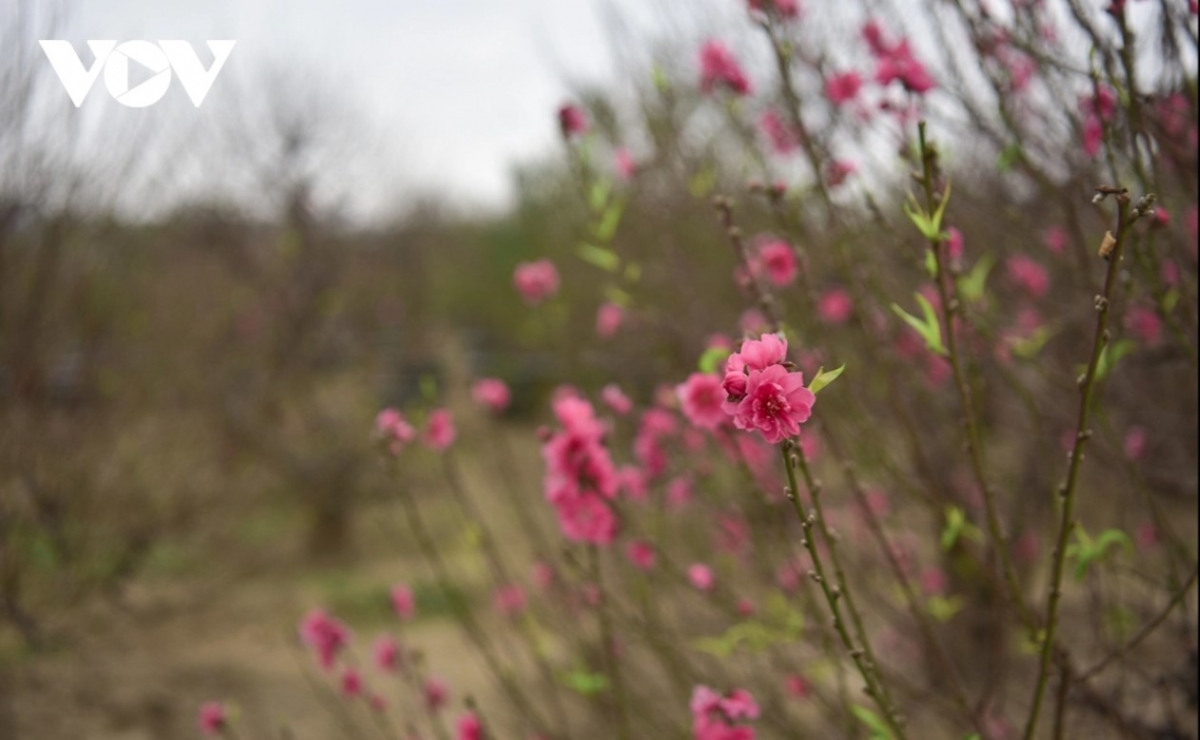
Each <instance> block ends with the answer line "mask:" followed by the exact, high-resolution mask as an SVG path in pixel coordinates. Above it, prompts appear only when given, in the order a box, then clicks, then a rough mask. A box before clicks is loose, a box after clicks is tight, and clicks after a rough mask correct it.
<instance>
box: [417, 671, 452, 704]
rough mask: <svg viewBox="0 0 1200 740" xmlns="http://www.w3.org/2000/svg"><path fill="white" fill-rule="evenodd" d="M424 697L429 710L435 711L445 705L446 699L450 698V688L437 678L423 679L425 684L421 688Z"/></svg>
mask: <svg viewBox="0 0 1200 740" xmlns="http://www.w3.org/2000/svg"><path fill="white" fill-rule="evenodd" d="M422 693H423V694H424V697H425V706H426V707H427V708H428V709H429V711H431V712H436V711H438V710H439V709H441V708H442V707H444V706H445V705H446V700H447V699H449V698H450V689H449V687H447V686H446V684H445V682H443V681H441V680H440V679H437V678H430V679H427V680H426V681H425V686H424V688H423V689H422Z"/></svg>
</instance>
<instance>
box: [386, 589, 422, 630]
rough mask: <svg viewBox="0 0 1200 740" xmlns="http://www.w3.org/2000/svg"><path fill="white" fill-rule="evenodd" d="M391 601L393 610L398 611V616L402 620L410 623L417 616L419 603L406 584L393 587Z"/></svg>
mask: <svg viewBox="0 0 1200 740" xmlns="http://www.w3.org/2000/svg"><path fill="white" fill-rule="evenodd" d="M391 599H392V608H393V609H395V610H396V616H398V617H400V619H402V620H404V621H408V620H410V619H412V618H413V617H415V616H416V614H417V601H416V599H415V598H414V597H413V591H412V589H411V588H409V587H408V586H406V585H404V584H397V585H395V586H392V590H391Z"/></svg>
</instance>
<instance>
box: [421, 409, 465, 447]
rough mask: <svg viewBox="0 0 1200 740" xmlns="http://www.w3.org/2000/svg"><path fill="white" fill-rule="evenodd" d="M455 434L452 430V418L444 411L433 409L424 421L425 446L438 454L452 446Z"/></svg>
mask: <svg viewBox="0 0 1200 740" xmlns="http://www.w3.org/2000/svg"><path fill="white" fill-rule="evenodd" d="M456 436H457V432H456V431H455V429H454V417H452V416H451V415H450V412H449V411H447V410H446V409H435V410H433V411H431V412H430V413H429V418H428V419H427V420H426V421H425V433H424V439H425V445H426V446H427V447H429V448H430V449H433V450H436V451H438V452H444V451H445V450H446V449H447V448H448V447H450V445H452V444H454V438H455V437H456Z"/></svg>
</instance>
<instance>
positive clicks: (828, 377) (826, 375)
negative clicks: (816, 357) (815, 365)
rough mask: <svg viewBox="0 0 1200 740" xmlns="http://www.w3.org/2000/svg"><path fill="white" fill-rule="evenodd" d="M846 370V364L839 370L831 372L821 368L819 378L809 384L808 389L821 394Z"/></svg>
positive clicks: (818, 373)
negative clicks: (823, 389)
mask: <svg viewBox="0 0 1200 740" xmlns="http://www.w3.org/2000/svg"><path fill="white" fill-rule="evenodd" d="M845 369H846V366H845V365H844V364H843V365H842V366H841V367H839V368H838V369H837V370H830V371H829V372H825V368H823V367H822V368H819V369H818V370H817V376H816V377H815V378H813V379H812V381H810V382H809V384H808V389H809V390H810V391H812V392H813V393H814V394H816V393H819V392H820V391H821V389H822V388H824V387H825V386H827V385H829V384H830V383H832V382H833V381H835V380H837V379H838V377H839V376H841V374H842V372H843V371H844V370H845Z"/></svg>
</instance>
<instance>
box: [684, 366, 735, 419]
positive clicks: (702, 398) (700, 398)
mask: <svg viewBox="0 0 1200 740" xmlns="http://www.w3.org/2000/svg"><path fill="white" fill-rule="evenodd" d="M675 392H676V393H677V394H678V396H679V404H680V407H681V408H682V409H683V415H684V416H686V417H687V419H688V421H690V422H691V423H692V424H695V425H696V426H697V427H700V428H702V429H717V428H719V427H720V426H721V425H722V424H724V423H725V421H726V419H727V418H728V415H727V414H726V413H725V410H724V409H723V408H722V403H723V402H724V401H725V398H726V395H727V394H726V393H725V391H724V389H723V388H722V384H721V379H720V378H718V377H717V376H716V375H713V374H710V373H692V374H691V375H690V376H688V379H687V381H685V382H684V383H681V384H680V385H679V386H677V387H676V391H675Z"/></svg>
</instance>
